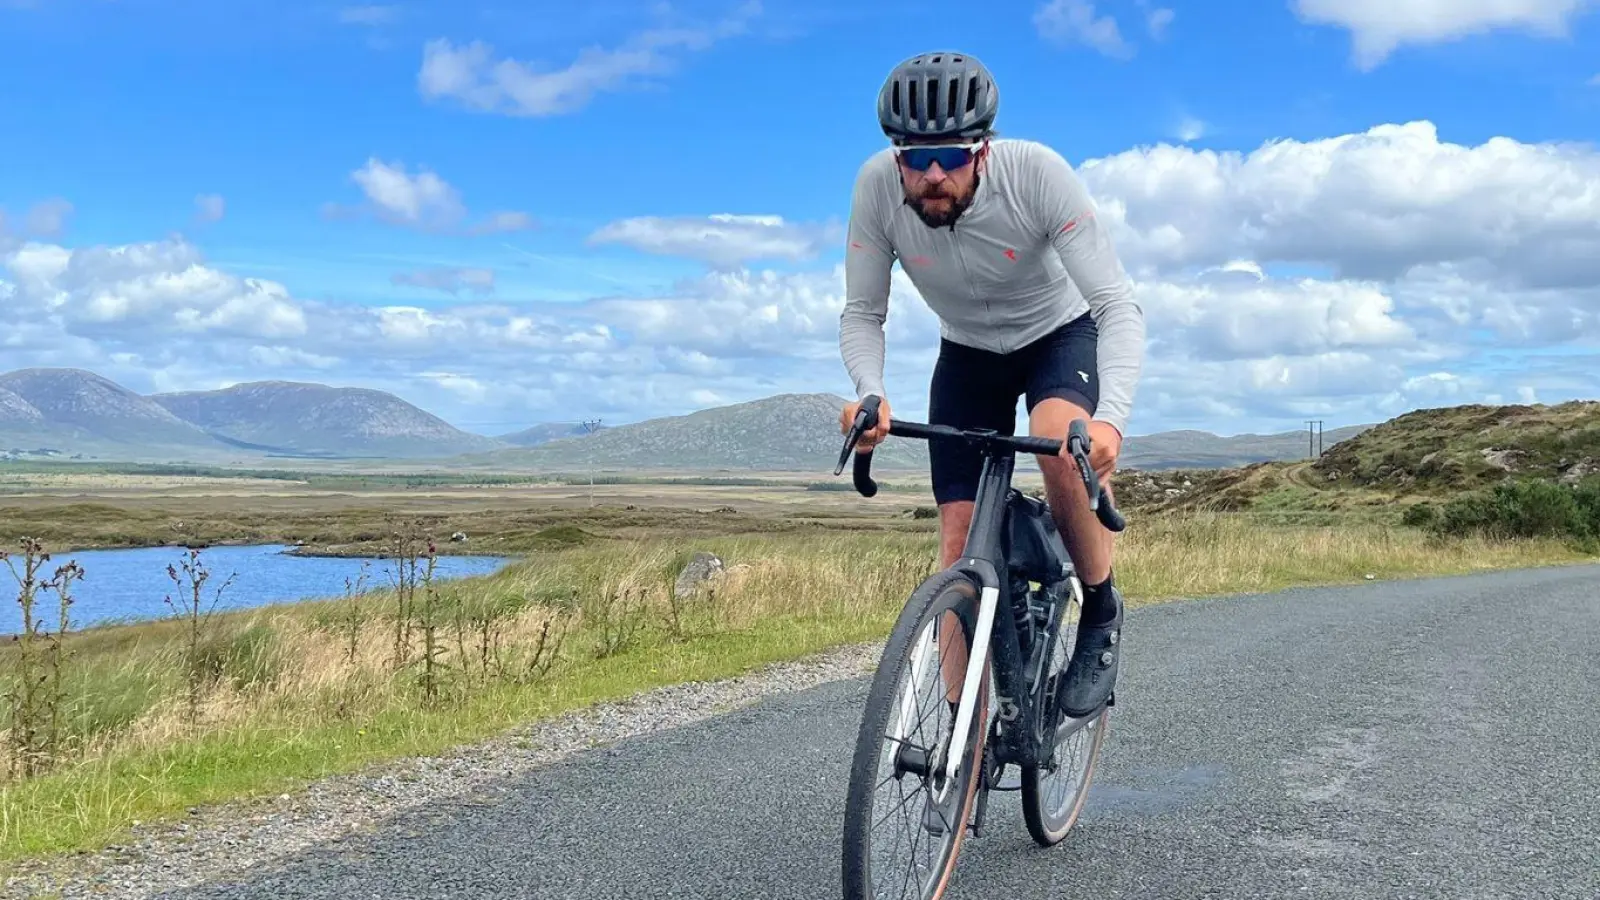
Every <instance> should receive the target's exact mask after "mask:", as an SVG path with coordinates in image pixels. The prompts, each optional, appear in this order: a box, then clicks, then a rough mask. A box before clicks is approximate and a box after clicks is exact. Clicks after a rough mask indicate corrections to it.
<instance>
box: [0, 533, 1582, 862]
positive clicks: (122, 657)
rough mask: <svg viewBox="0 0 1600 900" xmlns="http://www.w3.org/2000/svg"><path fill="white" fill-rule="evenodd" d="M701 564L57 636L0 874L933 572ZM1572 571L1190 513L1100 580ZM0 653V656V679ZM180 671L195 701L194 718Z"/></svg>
mask: <svg viewBox="0 0 1600 900" xmlns="http://www.w3.org/2000/svg"><path fill="white" fill-rule="evenodd" d="M695 547H696V548H704V549H707V550H710V551H712V552H714V553H717V554H718V555H719V556H721V558H722V559H724V560H725V561H726V562H727V563H728V564H729V567H730V568H729V570H728V572H727V573H726V574H725V575H724V576H722V577H721V578H719V579H718V580H717V581H715V582H714V585H715V586H714V588H713V589H711V590H709V591H702V592H700V593H698V594H696V595H695V596H693V597H692V598H689V599H684V600H677V599H674V596H673V591H672V583H673V579H674V578H675V577H676V575H677V573H678V571H679V570H680V569H681V568H682V566H683V564H684V563H685V562H686V561H687V560H688V555H689V554H688V553H687V552H686V549H685V548H684V547H683V546H682V544H681V542H678V541H670V540H667V539H661V540H653V541H640V542H631V543H627V544H625V545H620V546H619V545H618V544H611V545H609V546H604V547H595V546H577V547H571V548H566V549H560V550H553V551H550V552H547V553H544V554H540V555H538V556H536V557H534V558H530V559H529V560H527V561H525V562H523V563H519V564H517V565H514V566H511V567H509V568H508V569H506V570H503V571H501V572H499V573H497V574H495V575H493V576H488V577H484V578H478V579H471V580H463V581H452V582H448V583H444V584H436V585H431V586H430V585H427V584H424V585H422V586H421V587H420V588H418V589H417V591H416V592H415V593H414V594H413V595H412V596H410V597H409V598H408V600H409V604H410V606H409V608H408V609H407V610H406V611H405V612H404V613H402V612H401V607H400V603H401V600H402V599H407V598H403V596H402V595H403V592H401V591H396V590H394V589H384V590H377V591H371V592H367V593H364V594H355V595H352V596H351V597H348V598H344V599H334V600H327V601H318V602H313V603H304V604H296V605H292V606H283V607H272V608H267V609H261V610H253V611H248V612H240V613H230V614H226V615H220V616H218V617H217V619H216V620H215V621H214V622H213V623H211V626H210V628H211V630H210V631H208V632H207V633H206V634H205V635H204V639H203V640H202V641H199V642H198V643H195V642H189V641H186V639H185V638H184V635H185V634H186V631H185V629H184V628H181V627H176V626H175V623H172V622H160V623H149V624H142V625H132V626H119V627H114V628H105V629H93V630H90V631H86V632H82V633H76V634H72V635H69V636H68V639H67V641H66V642H65V643H66V645H67V647H66V649H67V651H68V653H69V662H68V663H67V664H66V665H67V667H68V671H69V672H70V677H69V678H67V680H66V681H65V688H64V695H65V698H66V699H65V704H66V709H67V711H68V715H67V718H66V721H67V723H68V725H67V727H66V731H67V733H68V734H69V736H70V737H71V740H70V741H69V747H70V749H71V756H70V758H67V759H64V760H62V761H61V762H60V763H59V765H57V767H56V768H55V769H53V770H52V771H50V772H48V773H46V774H43V775H39V776H35V777H32V778H29V779H25V780H22V779H18V780H12V781H9V782H0V864H3V863H4V862H5V861H10V860H16V859H19V858H23V857H36V856H43V855H50V854H56V853H60V852H66V851H77V850H93V849H96V848H98V847H102V846H104V845H105V844H107V843H110V842H114V841H115V840H117V839H118V836H119V835H120V834H121V833H122V832H123V831H124V829H125V828H126V827H127V826H128V825H130V824H131V823H132V822H134V821H144V822H151V821H156V820H161V819H164V818H169V817H174V816H178V815H181V814H182V813H183V812H184V811H185V810H186V809H187V807H190V806H194V805H198V804H206V803H214V802H220V801H226V800H230V799H236V798H245V797H250V796H255V795H262V794H274V793H280V792H283V791H287V790H292V789H294V788H296V787H298V786H301V785H303V784H305V783H306V782H308V781H310V780H312V779H315V778H318V777H321V776H325V775H330V774H335V773H343V772H349V771H352V770H354V769H358V768H360V767H361V766H363V765H366V764H369V763H374V762H380V761H383V760H388V759H393V758H396V757H403V756H410V755H417V754H429V753H436V752H439V751H441V750H444V749H446V748H448V747H451V746H455V745H459V744H462V743H468V742H472V741H475V740H479V739H483V738H486V737H489V736H492V735H494V734H496V733H497V732H501V731H503V730H505V729H506V728H509V727H512V726H514V725H517V724H519V723H524V722H527V721H530V720H536V719H539V718H543V717H547V716H552V715H557V714H560V713H562V712H565V711H568V710H571V709H575V708H580V707H584V706H588V705H590V704H593V703H596V702H601V701H604V700H608V699H615V698H620V697H624V696H627V695H629V694H633V693H636V692H638V691H642V690H648V689H650V688H653V687H658V686H662V685H667V684H674V683H681V682H684V681H689V680H707V679H717V678H725V677H731V676H735V675H738V674H741V673H744V672H748V671H750V670H753V669H756V668H759V667H761V666H764V665H767V664H770V663H774V662H780V661H785V660H790V659H794V658H798V657H801V656H805V655H809V654H812V653H815V652H819V651H823V650H826V649H829V648H832V647H836V646H840V645H845V644H850V643H856V642H861V641H868V640H876V639H881V638H882V637H883V636H884V635H885V634H886V633H887V631H888V629H889V628H890V626H891V625H892V623H893V620H894V617H895V616H896V615H897V614H898V612H899V609H900V606H901V604H902V603H903V602H904V598H905V597H906V595H907V594H908V593H909V592H910V591H911V590H912V588H913V587H914V586H915V584H916V583H917V581H918V580H920V578H921V577H923V576H924V575H925V574H927V573H928V572H929V571H931V564H932V559H933V549H934V541H933V537H932V535H931V534H927V533H924V534H895V533H854V534H846V535H800V536H790V537H778V536H772V535H765V536H762V535H756V536H744V537H722V538H714V539H707V540H703V541H698V542H696V545H695ZM1584 558H1585V557H1583V556H1582V555H1581V554H1580V553H1579V552H1578V551H1576V550H1574V549H1573V548H1572V547H1571V546H1570V545H1569V544H1567V543H1565V542H1562V541H1560V540H1556V539H1525V540H1491V539H1487V538H1474V537H1468V538H1453V537H1444V536H1439V535H1431V534H1428V533H1426V532H1423V531H1419V530H1412V529H1396V528H1389V527H1380V526H1341V527H1304V526H1300V527H1274V526H1268V525H1262V524H1258V523H1255V522H1252V521H1251V520H1249V519H1248V518H1244V517H1239V516H1229V515H1210V514H1198V515H1186V516H1163V517H1153V518H1149V519H1145V520H1142V521H1140V522H1139V523H1138V524H1137V525H1136V527H1135V528H1134V529H1133V530H1132V532H1131V533H1129V534H1128V535H1126V536H1125V537H1124V538H1123V539H1122V540H1121V543H1120V549H1119V557H1118V564H1117V566H1118V581H1119V584H1121V585H1122V586H1123V587H1124V589H1125V591H1126V593H1127V595H1128V597H1129V601H1130V603H1131V604H1133V605H1140V604H1145V603H1152V602H1160V601H1163V600H1168V599H1172V598H1177V597H1196V596H1207V595H1215V594H1220V593H1234V592H1256V591H1268V590H1274V589H1278V588H1283V587H1289V586H1296V585H1309V584H1326V583H1341V582H1349V581H1359V580H1363V579H1365V578H1366V577H1367V576H1368V575H1372V576H1376V577H1378V578H1393V577H1407V576H1418V575H1442V574H1458V573H1464V572H1471V571H1476V570H1484V569H1493V568H1507V567H1521V566H1530V565H1539V564H1548V563H1562V562H1569V561H1577V560H1581V559H1584ZM89 575H90V577H93V573H89ZM12 656H14V653H13V654H12V655H11V656H8V655H7V654H6V653H3V652H0V671H4V672H9V671H11V663H12V662H13V661H14V660H13V658H12ZM429 660H431V661H432V662H431V663H430V662H429ZM197 665H198V666H200V667H201V668H200V669H199V670H198V671H201V672H202V673H203V674H204V675H205V676H206V677H205V679H204V682H203V684H204V689H205V693H204V698H203V702H202V703H201V704H200V707H199V715H198V718H197V719H191V718H190V712H191V710H190V709H189V706H188V704H187V703H186V696H187V687H188V685H189V684H191V682H190V678H191V676H192V675H193V674H194V673H195V672H196V671H197V669H196V668H195V667H196V666H197ZM430 666H431V669H430ZM430 672H431V674H430ZM4 677H5V676H0V685H5V682H4V680H3V679H4ZM5 686H6V687H7V688H8V689H9V687H10V685H5ZM0 724H4V722H3V720H0Z"/></svg>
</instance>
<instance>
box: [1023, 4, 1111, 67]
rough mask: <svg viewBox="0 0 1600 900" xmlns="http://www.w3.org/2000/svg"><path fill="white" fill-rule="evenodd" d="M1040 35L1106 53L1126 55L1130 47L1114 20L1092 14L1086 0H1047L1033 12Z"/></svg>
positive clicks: (1091, 8) (1093, 9)
mask: <svg viewBox="0 0 1600 900" xmlns="http://www.w3.org/2000/svg"><path fill="white" fill-rule="evenodd" d="M1033 27H1034V28H1036V29H1038V31H1039V35H1040V37H1043V38H1044V39H1045V40H1047V41H1049V42H1051V43H1053V44H1057V45H1060V46H1072V45H1080V44H1081V45H1083V46H1085V47H1090V48H1093V49H1095V50H1098V51H1099V52H1101V53H1103V54H1105V55H1106V56H1111V57H1117V58H1123V59H1125V58H1127V57H1130V56H1132V55H1133V47H1132V45H1130V44H1129V43H1128V42H1127V41H1126V40H1124V39H1123V37H1122V30H1121V29H1120V28H1118V27H1117V20H1116V19H1113V18H1112V17H1111V16H1109V15H1096V13H1095V8H1094V4H1093V3H1092V2H1090V0H1050V2H1049V3H1046V4H1044V5H1043V6H1041V7H1039V8H1038V9H1036V10H1034V13H1033Z"/></svg>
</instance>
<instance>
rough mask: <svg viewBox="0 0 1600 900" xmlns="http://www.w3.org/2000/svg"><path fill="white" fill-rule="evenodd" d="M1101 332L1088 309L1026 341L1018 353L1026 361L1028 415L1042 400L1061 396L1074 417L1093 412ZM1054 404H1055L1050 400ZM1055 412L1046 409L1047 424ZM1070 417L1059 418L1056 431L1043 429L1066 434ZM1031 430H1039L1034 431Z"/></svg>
mask: <svg viewBox="0 0 1600 900" xmlns="http://www.w3.org/2000/svg"><path fill="white" fill-rule="evenodd" d="M1099 340H1100V332H1099V329H1098V328H1097V327H1096V326H1095V323H1094V319H1092V318H1090V317H1089V315H1088V314H1087V313H1085V314H1084V315H1083V316H1081V317H1079V318H1077V319H1075V320H1073V321H1071V322H1068V323H1067V324H1066V325H1063V326H1062V327H1061V328H1059V329H1057V330H1056V331H1054V332H1051V333H1050V334H1049V335H1046V336H1045V337H1043V338H1041V339H1039V340H1038V341H1037V342H1035V343H1033V344H1031V345H1029V346H1028V347H1027V348H1026V350H1025V351H1023V353H1022V354H1021V355H1022V356H1023V357H1024V360H1023V361H1024V363H1025V369H1026V373H1025V376H1024V377H1025V383H1026V391H1027V398H1028V415H1029V421H1030V423H1031V422H1033V419H1034V416H1033V413H1034V411H1035V410H1036V408H1037V407H1038V405H1039V404H1040V403H1041V402H1042V401H1045V400H1048V399H1051V398H1055V399H1058V400H1064V401H1066V402H1067V404H1069V405H1070V406H1072V407H1075V408H1076V410H1077V417H1078V418H1082V419H1087V418H1089V417H1091V416H1093V415H1094V411H1095V409H1096V408H1097V407H1098V406H1099V404H1100V355H1099ZM1050 405H1051V406H1056V405H1057V404H1050ZM1056 418H1057V414H1055V413H1047V415H1046V421H1047V423H1048V424H1049V427H1052V428H1053V427H1054V426H1055V424H1056V422H1055V420H1056ZM1071 421H1072V420H1071V418H1068V419H1066V420H1065V421H1063V422H1060V423H1059V424H1060V428H1061V431H1060V433H1059V434H1057V433H1055V432H1054V431H1051V432H1044V433H1043V434H1045V435H1046V436H1048V437H1057V438H1063V439H1064V438H1066V436H1067V427H1068V425H1069V424H1070V423H1071ZM1033 433H1034V434H1041V432H1038V431H1034V432H1033Z"/></svg>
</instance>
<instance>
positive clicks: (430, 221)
mask: <svg viewBox="0 0 1600 900" xmlns="http://www.w3.org/2000/svg"><path fill="white" fill-rule="evenodd" d="M350 178H351V180H352V181H354V182H355V183H356V184H357V185H359V186H360V188H361V192H362V193H363V194H365V195H366V198H367V207H366V208H367V209H368V210H369V211H370V212H371V213H372V214H373V215H374V216H376V217H377V218H378V219H380V220H382V221H384V222H388V223H390V224H393V225H401V226H405V227H408V228H415V229H418V230H421V231H441V232H442V231H454V230H457V229H458V228H461V227H462V224H463V222H464V221H465V220H466V217H467V209H466V205H465V204H464V203H463V202H462V200H461V192H460V191H458V190H456V188H455V187H453V186H452V185H451V184H450V183H449V182H447V181H445V180H444V179H443V178H442V177H440V176H439V174H438V173H436V172H434V171H432V170H430V169H428V168H426V167H419V168H418V170H417V172H416V174H411V172H409V171H408V170H407V168H406V165H405V163H402V162H387V161H385V160H381V159H378V158H377V157H370V158H368V159H367V163H366V165H364V166H362V167H361V168H359V169H357V170H355V171H354V172H352V173H350ZM329 212H330V213H332V214H334V215H345V214H347V213H348V212H350V211H348V210H345V209H343V208H342V207H338V206H336V205H334V206H332V207H330V209H329ZM531 227H533V219H532V217H531V216H529V215H528V214H527V213H523V212H513V211H501V212H496V213H492V214H490V215H489V216H488V217H486V218H485V219H484V220H482V221H480V222H478V223H475V224H473V225H470V226H466V229H465V230H466V231H467V233H469V234H492V233H495V232H501V231H519V230H522V229H525V228H531Z"/></svg>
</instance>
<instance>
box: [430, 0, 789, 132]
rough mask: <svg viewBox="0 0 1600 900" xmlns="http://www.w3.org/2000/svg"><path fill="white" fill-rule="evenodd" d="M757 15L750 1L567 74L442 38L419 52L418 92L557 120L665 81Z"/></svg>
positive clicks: (599, 52)
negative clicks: (682, 54) (609, 96)
mask: <svg viewBox="0 0 1600 900" xmlns="http://www.w3.org/2000/svg"><path fill="white" fill-rule="evenodd" d="M760 10H761V6H760V3H759V2H755V0H751V2H747V3H746V4H745V5H743V6H741V7H739V8H738V9H737V10H735V11H734V13H733V14H732V15H730V16H729V17H728V18H726V19H723V20H722V21H720V22H717V23H715V24H711V25H702V26H693V27H678V28H657V29H652V30H648V31H643V32H640V33H638V34H636V35H634V36H633V37H631V38H630V39H628V40H627V41H626V42H624V43H623V44H622V45H621V46H619V47H617V48H615V49H610V50H606V49H601V48H599V47H589V48H586V49H584V50H583V51H581V52H580V53H579V54H578V57H577V59H575V60H574V61H573V62H572V63H570V64H569V65H568V66H567V67H566V68H564V69H556V70H541V69H540V68H539V67H536V66H535V65H533V64H531V63H526V62H520V61H518V60H514V59H510V58H505V59H496V58H495V52H494V48H493V47H492V46H491V45H490V44H488V43H485V42H483V41H473V42H471V43H469V44H463V45H459V46H458V45H456V44H455V43H453V42H452V41H450V40H449V39H447V38H439V39H436V40H431V41H429V42H428V43H427V44H426V45H425V46H424V47H423V52H422V68H421V70H419V71H418V73H417V89H418V91H419V92H420V93H421V95H422V96H423V97H424V98H425V99H428V100H440V99H445V98H448V99H452V100H455V101H456V102H458V103H459V104H460V105H461V106H462V107H464V108H466V109H470V110H474V111H477V112H484V113H500V114H504V115H510V116H554V115H562V114H565V113H570V112H574V111H576V110H578V109H581V108H582V107H584V106H585V105H587V104H588V102H589V101H590V100H591V99H593V97H594V95H595V94H597V93H599V92H601V91H612V90H620V89H623V88H626V87H628V86H629V85H632V84H638V83H640V82H641V79H642V78H643V77H644V76H650V75H665V74H667V73H670V72H671V71H673V69H674V68H675V66H676V61H675V51H703V50H706V49H708V48H710V47H711V46H712V45H713V44H715V43H716V42H718V41H720V40H724V39H726V38H729V37H733V36H735V35H738V34H741V33H743V32H744V30H745V27H746V25H747V23H748V21H749V20H750V19H751V18H752V17H754V16H756V15H757V14H759V12H760Z"/></svg>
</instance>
